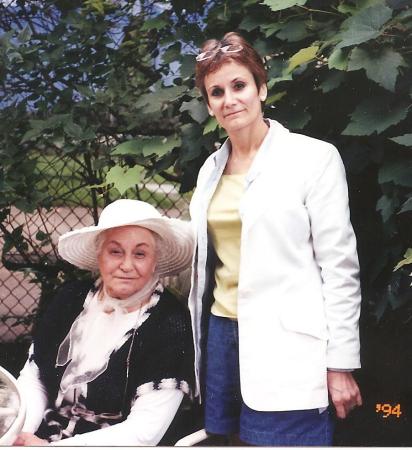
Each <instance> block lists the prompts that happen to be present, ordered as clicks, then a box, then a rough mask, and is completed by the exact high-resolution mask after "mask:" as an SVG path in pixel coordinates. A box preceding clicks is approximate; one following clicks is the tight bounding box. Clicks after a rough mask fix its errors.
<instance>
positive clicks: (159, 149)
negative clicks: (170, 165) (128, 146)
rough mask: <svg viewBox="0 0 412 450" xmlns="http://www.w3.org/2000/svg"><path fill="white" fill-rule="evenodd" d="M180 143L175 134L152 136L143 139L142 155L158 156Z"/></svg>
mask: <svg viewBox="0 0 412 450" xmlns="http://www.w3.org/2000/svg"><path fill="white" fill-rule="evenodd" d="M180 145H181V140H180V138H177V137H175V136H169V137H164V136H153V137H151V138H148V139H144V140H143V150H142V153H143V156H150V155H153V154H155V155H156V156H158V157H159V158H160V157H162V156H164V155H166V154H167V153H169V152H170V151H171V150H173V149H174V148H176V147H179V146H180Z"/></svg>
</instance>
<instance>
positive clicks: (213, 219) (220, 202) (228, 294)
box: [207, 174, 245, 319]
mask: <svg viewBox="0 0 412 450" xmlns="http://www.w3.org/2000/svg"><path fill="white" fill-rule="evenodd" d="M244 178H245V175H244V174H241V175H222V177H221V179H220V181H219V184H218V186H217V188H216V191H215V193H214V195H213V197H212V200H211V202H210V205H209V210H208V215H207V223H208V231H209V234H210V236H211V238H212V242H213V246H214V248H215V251H216V255H217V257H218V261H217V265H216V271H215V281H216V287H215V289H214V291H213V295H214V299H215V301H214V303H213V305H212V313H213V314H215V315H216V316H221V317H229V318H232V319H236V318H237V287H238V281H239V263H240V234H241V230H242V223H241V220H240V215H239V203H240V199H241V197H242V194H243V186H244Z"/></svg>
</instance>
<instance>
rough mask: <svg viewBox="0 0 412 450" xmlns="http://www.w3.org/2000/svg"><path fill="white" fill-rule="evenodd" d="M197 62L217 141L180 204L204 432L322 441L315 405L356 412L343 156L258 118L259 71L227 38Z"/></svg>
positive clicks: (325, 441)
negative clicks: (189, 246)
mask: <svg viewBox="0 0 412 450" xmlns="http://www.w3.org/2000/svg"><path fill="white" fill-rule="evenodd" d="M196 61H197V64H196V84H197V86H198V87H199V89H200V90H201V92H202V94H203V97H204V99H205V101H206V103H207V108H208V110H209V113H210V114H211V115H212V116H214V117H215V118H216V120H217V121H218V123H219V125H220V126H221V127H222V128H224V129H225V130H226V132H227V134H228V136H229V138H228V139H227V140H226V142H225V143H224V145H223V146H222V147H221V148H220V149H219V150H218V151H216V152H215V153H213V154H212V155H211V156H210V157H209V158H208V159H207V160H206V162H205V163H204V165H203V167H202V168H201V170H200V172H199V177H198V181H197V187H196V190H195V193H194V195H193V199H192V202H191V206H190V209H191V217H192V221H193V224H194V228H195V231H196V241H197V250H196V252H195V258H194V265H193V271H192V289H191V293H190V298H189V306H190V310H191V315H192V322H193V332H194V338H195V353H196V356H195V359H196V364H195V369H196V378H197V390H198V392H199V391H200V381H201V382H202V388H203V387H204V389H202V395H204V402H205V428H206V431H207V432H209V433H212V434H218V435H234V434H235V435H236V434H239V438H240V440H241V441H243V442H245V443H248V444H254V445H299V446H300V445H316V446H319V445H331V443H332V432H333V421H332V418H331V416H330V411H329V409H328V404H329V401H328V396H330V398H331V401H332V403H333V405H334V407H335V409H336V415H337V416H338V417H340V418H344V417H346V416H347V414H348V413H349V411H350V410H351V409H352V408H353V407H355V406H356V405H361V403H362V399H361V395H360V392H359V389H358V386H357V384H356V382H355V380H354V379H353V377H352V374H351V371H352V370H353V369H356V368H358V367H360V362H359V332H358V320H359V312H360V287H359V277H358V273H359V267H358V258H357V252H356V239H355V235H354V233H353V229H352V226H351V223H350V219H349V207H348V193H347V185H346V179H345V171H344V167H343V164H342V161H341V159H340V156H339V153H338V151H337V150H336V148H335V147H333V146H332V145H331V144H329V143H326V142H323V141H320V140H317V139H313V138H310V137H307V136H303V135H300V134H295V133H291V132H289V131H288V130H287V129H286V128H284V127H283V126H282V125H280V124H279V123H278V122H276V121H274V120H268V119H265V118H264V117H263V115H262V103H263V102H264V101H265V100H266V96H267V85H266V71H265V68H264V65H263V63H262V59H261V58H260V56H259V55H258V53H257V52H256V51H255V50H254V49H253V48H252V47H251V45H250V44H249V43H248V42H246V41H245V40H244V39H243V38H242V37H241V36H240V35H238V34H237V33H228V34H226V35H225V36H224V37H223V39H222V40H221V41H218V40H209V41H207V42H205V44H204V45H203V47H202V50H201V53H200V54H199V55H198V56H197V57H196ZM203 384H204V386H203ZM203 391H204V392H203ZM328 394H329V395H328Z"/></svg>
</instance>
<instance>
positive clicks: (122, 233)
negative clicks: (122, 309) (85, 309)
mask: <svg viewBox="0 0 412 450" xmlns="http://www.w3.org/2000/svg"><path fill="white" fill-rule="evenodd" d="M104 233H105V234H104V237H103V243H102V246H101V249H100V252H99V255H98V264H99V271H100V275H101V277H102V280H103V283H104V286H105V289H106V292H107V293H108V294H109V295H110V296H111V297H115V298H119V299H125V298H127V297H130V296H131V295H132V294H134V293H135V292H137V291H139V290H140V289H142V288H143V286H145V284H146V283H147V282H148V281H149V280H150V278H151V276H152V275H153V272H154V270H155V267H156V241H155V238H154V236H153V234H152V233H151V232H150V231H149V230H148V229H146V228H141V227H138V226H135V225H131V226H125V227H118V228H112V229H110V230H107V231H105V232H104Z"/></svg>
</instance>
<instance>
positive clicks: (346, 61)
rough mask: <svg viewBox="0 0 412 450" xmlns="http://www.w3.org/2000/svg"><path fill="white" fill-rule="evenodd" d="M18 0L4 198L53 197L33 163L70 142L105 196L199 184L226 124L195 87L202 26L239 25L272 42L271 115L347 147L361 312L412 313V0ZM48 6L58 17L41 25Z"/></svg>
mask: <svg viewBox="0 0 412 450" xmlns="http://www.w3.org/2000/svg"><path fill="white" fill-rule="evenodd" d="M18 3H19V5H21V6H20V9H21V12H18V8H17V9H16V10H15V11H11V12H10V11H8V15H4V17H7V18H8V19H7V20H8V21H7V20H6V19H4V20H3V23H1V26H2V28H3V30H4V33H3V34H2V35H1V37H0V53H1V54H0V57H1V58H2V61H3V66H2V68H1V69H0V78H1V81H2V85H3V86H5V87H6V88H7V89H6V92H7V94H6V95H5V97H4V101H3V103H2V107H1V111H0V114H1V118H0V119H1V120H0V135H1V142H2V145H1V148H0V152H1V158H2V166H1V172H0V194H1V195H0V208H3V211H6V209H7V208H9V207H10V205H18V206H19V207H20V208H21V209H24V210H30V209H33V208H35V207H36V206H37V205H39V204H41V205H47V204H52V203H53V201H54V200H53V199H52V198H51V197H50V195H49V193H48V188H47V185H46V184H45V183H43V184H41V182H40V180H39V179H38V177H39V173H38V171H36V170H33V167H36V159H37V158H38V155H39V154H44V153H48V152H52V153H53V154H58V155H64V156H65V157H70V158H73V160H74V161H75V162H76V164H78V167H79V171H78V176H79V178H83V180H85V184H86V185H88V186H95V187H94V188H93V189H92V190H91V196H93V192H94V195H95V199H96V201H97V199H101V200H104V201H105V202H106V201H110V199H111V198H113V196H117V195H119V192H120V193H123V195H127V193H129V192H130V186H132V185H133V183H137V181H138V179H141V178H142V177H144V176H145V174H154V173H162V174H163V175H164V176H165V177H168V179H171V180H173V181H177V180H178V181H180V189H181V192H188V191H190V190H191V189H192V188H193V186H194V185H195V180H196V176H197V172H198V169H199V168H200V166H201V164H202V163H203V161H204V160H205V158H206V157H207V156H208V155H209V154H210V152H212V151H213V150H214V149H215V148H216V146H215V144H216V142H221V141H222V138H223V137H224V135H223V134H222V130H221V129H220V128H219V127H218V125H217V122H216V121H215V119H213V118H209V117H208V115H207V111H206V108H205V106H204V104H203V102H202V101H201V99H200V93H199V92H198V90H197V89H196V88H195V87H194V79H193V72H194V64H195V61H194V55H195V54H196V52H197V49H198V48H199V46H200V45H201V43H202V42H203V41H204V40H205V39H207V38H210V37H217V38H219V37H221V36H223V34H224V33H225V32H228V31H233V30H236V31H239V32H240V33H241V34H243V35H244V36H245V37H246V38H247V39H249V40H250V41H251V42H252V43H253V44H254V46H255V47H256V48H257V49H258V51H259V52H260V53H261V55H262V57H264V58H265V63H266V65H267V67H268V87H269V92H268V100H267V102H266V110H265V115H266V116H267V117H271V118H274V119H276V120H279V121H280V122H281V123H283V124H284V125H285V126H287V127H289V128H291V129H292V130H293V131H296V132H300V133H304V134H308V135H311V136H315V137H318V138H320V139H325V140H327V141H330V142H332V143H334V144H335V145H336V146H337V148H338V149H339V150H340V152H341V155H342V157H343V160H344V163H345V166H346V170H347V175H348V182H349V191H350V192H349V193H350V199H351V212H352V220H353V223H354V228H355V231H356V233H357V236H358V246H359V255H360V261H361V271H362V273H361V276H362V286H363V297H364V312H366V314H369V313H370V314H373V315H374V316H375V318H378V319H379V318H381V316H382V315H383V314H384V313H385V311H387V310H388V309H393V308H409V309H408V311H409V312H408V314H405V318H408V317H409V316H410V314H411V312H410V311H412V299H411V297H412V291H411V288H410V286H409V285H410V282H409V273H408V270H407V264H409V259H408V258H406V260H407V262H405V263H404V264H403V266H402V267H400V268H399V270H397V271H396V272H394V271H393V268H394V267H395V266H396V265H397V264H398V263H399V261H400V260H402V261H405V258H403V255H404V254H405V252H406V250H407V249H408V248H411V247H412V233H411V229H412V212H411V211H412V201H411V186H412V153H411V152H410V147H411V134H412V131H411V125H410V124H411V123H412V120H411V119H412V117H411V116H412V112H411V103H412V88H411V79H412V56H411V55H412V38H411V36H412V32H411V31H412V11H411V9H410V7H408V6H405V4H406V3H407V2H402V1H389V0H388V1H386V2H385V1H383V0H356V1H355V0H331V1H330V2H321V1H319V0H306V1H305V0H301V1H276V0H264V1H258V0H217V1H200V2H195V1H189V2H183V1H180V0H175V1H171V2H168V4H167V5H168V6H167V7H166V8H165V7H163V8H159V5H157V4H156V2H155V1H149V2H146V3H144V5H145V7H144V8H142V10H141V11H140V12H139V13H138V14H136V13H133V4H134V2H132V1H125V2H122V6H120V4H118V3H117V2H114V1H110V0H106V1H103V0H93V1H88V2H80V1H73V2H60V1H51V0H50V1H45V0H43V1H42V2H36V5H37V4H41V5H43V9H42V8H41V7H40V6H34V7H33V6H32V5H30V3H31V2H25V1H21V2H18ZM160 3H161V2H160ZM160 3H159V4H160ZM161 4H163V5H164V4H165V3H164V2H163V3H161ZM3 8H4V7H3ZM35 9H37V12H36V11H33V10H35ZM46 11H47V14H48V15H47V21H46V14H45V12H46ZM43 13H44V21H45V23H46V25H44V26H45V27H46V28H47V31H46V32H40V31H39V28H38V26H34V25H33V22H34V17H35V16H36V14H37V15H38V14H43ZM0 17H1V15H0ZM27 17H29V18H30V17H31V21H30V20H28V19H27ZM36 17H37V16H36ZM1 20H2V19H1V18H0V22H1ZM36 21H38V19H36ZM50 23H51V24H52V25H50ZM27 74H29V76H27ZM10 130H13V133H10ZM35 186H41V189H35V188H34V187H35ZM92 198H93V197H92ZM404 266H405V267H404ZM405 280H407V282H405ZM395 294H396V295H395ZM396 298H398V300H399V299H402V301H400V300H399V301H397V300H396Z"/></svg>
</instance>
